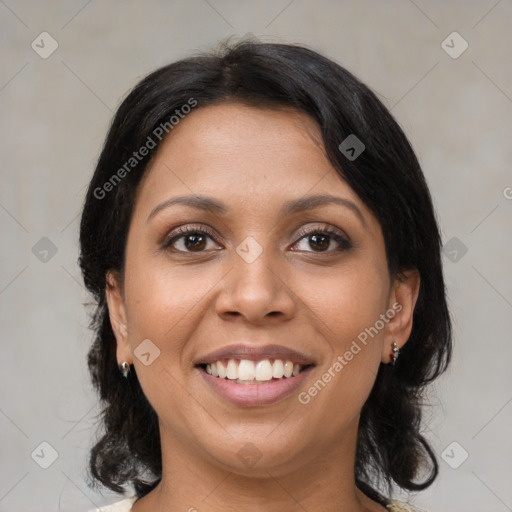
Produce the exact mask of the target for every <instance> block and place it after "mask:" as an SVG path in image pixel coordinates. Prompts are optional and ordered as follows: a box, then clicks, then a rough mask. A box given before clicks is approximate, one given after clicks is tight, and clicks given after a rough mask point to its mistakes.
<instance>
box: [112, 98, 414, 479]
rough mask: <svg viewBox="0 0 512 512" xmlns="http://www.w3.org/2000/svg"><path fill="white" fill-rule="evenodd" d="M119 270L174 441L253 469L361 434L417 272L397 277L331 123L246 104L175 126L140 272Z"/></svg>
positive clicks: (197, 114) (136, 247) (118, 330)
mask: <svg viewBox="0 0 512 512" xmlns="http://www.w3.org/2000/svg"><path fill="white" fill-rule="evenodd" d="M340 142H341V141H340ZM185 229H186V230H187V231H186V232H183V230H185ZM112 277H113V276H112V275H111V276H110V277H109V279H110V282H111V284H112V286H111V287H109V288H107V298H108V303H109V310H110V315H111V320H112V324H113V327H114V331H115V334H116V338H117V342H118V347H117V357H118V361H119V363H120V362H122V361H124V360H126V361H128V362H130V363H133V364H134V365H135V369H136V373H137V376H138V379H139V381H140V384H141V386H142V388H143V391H144V393H145V395H146V396H147V398H148V400H149V401H150V403H151V404H152V406H153V408H154V409H155V411H156V413H157V414H158V417H159V422H160V429H161V430H160V431H161V439H162V445H163V449H164V457H165V450H172V452H173V453H175V454H177V453H182V454H186V456H188V457H190V458H193V457H196V458H197V459H198V460H203V461H206V463H209V464H213V465H215V466H217V467H221V468H223V469H226V468H227V469H229V470H230V471H231V472H238V473H240V474H246V473H250V474H255V473H254V472H255V471H258V470H261V471H268V470H273V471H274V473H273V474H278V473H279V472H280V471H284V470H285V468H286V471H291V470H293V469H294V468H299V467H301V466H302V465H304V464H313V465H314V464H315V463H319V464H320V463H321V462H322V461H326V460H329V459H331V458H332V457H333V455H334V454H336V453H337V451H338V449H340V447H342V446H343V445H344V443H346V441H347V439H349V440H350V442H349V443H348V444H347V446H352V447H353V446H354V445H355V435H356V433H357V424H358V417H359V412H360V410H361V407H362V406H363V403H364V402H365V400H366V398H367V396H368V394H369V392H370V390H371V388H372V385H373V383H374V380H375V377H376V374H377V371H378V367H379V364H380V363H381V362H385V363H389V362H390V354H391V344H392V342H393V341H394V340H396V341H397V343H398V345H399V346H402V345H403V344H404V343H405V342H406V340H407V337H408V335H409V332H410V328H411V318H410V317H411V316H412V309H413V307H414V301H415V298H416V294H417V287H418V279H417V276H416V277H415V274H412V273H411V274H410V275H409V277H406V278H404V279H403V280H402V281H400V282H399V281H395V280H392V279H391V278H390V276H389V273H388V268H387V262H386V254H385V247H384V239H383V235H382V231H381V228H380V225H379V223H378V221H377V220H376V218H375V217H374V216H373V215H372V213H371V212H370V211H369V210H368V208H367V207H366V206H365V205H364V204H363V203H362V201H361V200H360V199H359V197H358V196H357V195H356V194H355V193H354V191H353V190H352V189H351V188H350V187H349V186H348V185H347V183H345V182H344V181H343V180H342V179H341V178H340V176H339V175H338V174H337V173H336V171H335V170H334V168H333V167H332V165H331V164H330V163H329V161H328V159H327V157H326V155H325V153H324V149H323V145H322V143H321V137H320V134H319V130H318V128H317V126H316V124H315V122H314V121H313V120H312V119H310V118H309V117H308V116H306V115H304V114H299V113H294V112H291V111H274V110H267V109H258V108H254V107H248V106H242V105H239V104H222V105H219V106H209V107H204V108H198V109H197V110H195V111H193V112H192V113H191V114H189V115H188V116H187V117H186V118H185V119H184V120H182V121H181V122H180V123H179V124H178V125H177V126H175V127H174V129H173V130H172V132H171V133H170V135H169V136H168V138H167V139H166V140H165V141H164V142H163V144H162V146H161V147H160V149H159V150H158V152H157V154H156V156H155V158H154V159H153V161H152V162H151V164H150V167H149V169H148V171H147V173H146V175H145V177H144V180H143V181H142V182H141V185H140V187H139V189H138V194H137V199H136V204H135V208H134V214H133V218H132V221H131V225H130V229H129V235H128V241H127V249H126V262H125V273H124V281H123V283H118V282H116V281H115V280H114V279H112ZM120 285H121V286H120ZM229 360H232V361H231V362H229ZM240 361H241V363H240ZM207 363H210V364H209V366H208V367H206V364H207ZM290 363H291V364H292V365H300V366H299V367H297V366H296V367H295V372H293V371H292V368H293V366H291V365H290ZM220 365H222V367H221V366H220ZM222 368H224V370H223V369H222ZM297 370H299V371H300V373H298V375H296V376H294V373H296V372H297ZM223 371H225V372H227V377H228V378H224V379H222V378H221V376H216V374H217V375H219V372H220V374H221V375H222V373H223ZM291 371H292V375H291V376H286V375H289V373H290V372H291ZM207 372H210V373H211V374H209V373H207ZM255 377H256V380H251V379H254V378H255ZM269 379H271V380H269ZM241 381H243V382H241Z"/></svg>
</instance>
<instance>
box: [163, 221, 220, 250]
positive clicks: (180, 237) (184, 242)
mask: <svg viewBox="0 0 512 512" xmlns="http://www.w3.org/2000/svg"><path fill="white" fill-rule="evenodd" d="M210 242H211V243H210ZM212 245H213V247H212ZM216 247H217V248H218V245H217V244H216V243H215V235H214V234H213V232H212V231H211V230H210V229H208V228H207V227H206V226H202V227H201V228H197V227H194V226H180V227H179V228H177V229H175V230H174V231H172V232H171V233H170V234H169V235H168V236H167V237H166V239H165V241H164V243H163V248H164V249H169V248H172V249H173V250H174V251H176V252H205V251H206V250H212V249H214V250H215V248H216Z"/></svg>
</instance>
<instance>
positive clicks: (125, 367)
mask: <svg viewBox="0 0 512 512" xmlns="http://www.w3.org/2000/svg"><path fill="white" fill-rule="evenodd" d="M119 371H120V372H121V375H122V376H123V377H124V378H125V379H127V378H128V374H129V373H130V364H129V363H127V362H126V361H123V362H122V363H121V364H120V365H119Z"/></svg>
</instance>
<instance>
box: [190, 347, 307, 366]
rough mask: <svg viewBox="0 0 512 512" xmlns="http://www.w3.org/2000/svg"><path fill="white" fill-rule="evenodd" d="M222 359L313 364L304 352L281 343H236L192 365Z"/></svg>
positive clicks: (200, 358) (215, 351)
mask: <svg viewBox="0 0 512 512" xmlns="http://www.w3.org/2000/svg"><path fill="white" fill-rule="evenodd" d="M223 359H247V360H249V361H261V360H263V359H282V360H283V361H291V362H292V363H294V364H300V365H303V366H305V365H314V364H315V362H314V360H313V359H312V358H311V357H309V356H307V355H306V354H304V353H302V352H298V351H297V350H293V349H291V348H287V347H284V346H282V345H262V346H260V345H251V344H238V345H228V346H227V347H223V348H220V349H218V350H214V351H213V352H210V353H208V354H206V355H204V356H201V357H199V358H197V359H196V360H195V362H194V365H195V366H199V365H202V364H210V363H214V362H215V361H220V360H223Z"/></svg>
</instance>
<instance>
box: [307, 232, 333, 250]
mask: <svg viewBox="0 0 512 512" xmlns="http://www.w3.org/2000/svg"><path fill="white" fill-rule="evenodd" d="M311 242H313V244H315V245H316V247H317V248H320V251H325V250H326V249H327V248H328V247H329V237H328V236H326V235H311V238H310V240H309V245H310V246H311V248H312V249H314V248H315V247H314V245H313V244H312V243H311Z"/></svg>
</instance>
